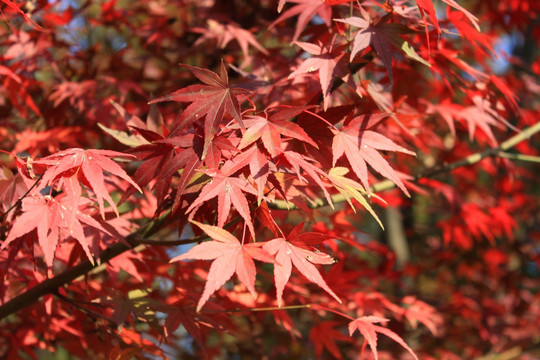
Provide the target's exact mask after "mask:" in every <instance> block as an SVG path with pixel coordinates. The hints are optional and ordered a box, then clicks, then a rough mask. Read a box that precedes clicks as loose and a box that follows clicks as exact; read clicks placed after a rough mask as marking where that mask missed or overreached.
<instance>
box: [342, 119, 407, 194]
mask: <svg viewBox="0 0 540 360" xmlns="http://www.w3.org/2000/svg"><path fill="white" fill-rule="evenodd" d="M387 116H388V114H378V115H371V116H370V115H362V116H358V117H356V118H354V119H352V120H351V122H350V123H349V124H348V125H347V126H345V127H344V128H343V129H342V130H341V131H338V130H332V131H333V132H334V141H333V143H332V152H333V154H334V158H333V166H335V165H336V162H337V160H338V159H339V158H340V157H341V156H343V154H345V156H346V157H347V160H349V163H350V164H351V168H352V169H353V171H354V172H355V173H356V175H357V176H358V178H359V179H360V181H361V182H362V185H363V186H364V187H365V189H366V191H368V192H369V183H368V171H367V164H369V165H370V166H371V167H372V168H373V169H374V170H376V171H377V172H378V173H380V174H381V175H383V176H384V177H386V178H388V179H390V180H391V181H392V182H393V183H394V184H396V185H397V186H398V187H399V188H400V189H401V190H402V191H403V192H404V193H405V194H407V195H409V192H408V191H407V189H406V188H405V185H403V182H402V181H401V180H400V178H399V176H398V174H397V173H396V171H395V170H394V169H392V167H391V166H390V165H389V164H388V162H387V161H386V160H385V159H384V158H383V157H382V155H381V154H379V152H378V151H377V150H384V151H399V152H403V153H406V154H411V155H414V153H413V152H412V151H409V150H407V149H405V148H403V147H401V146H399V145H397V144H396V143H394V142H393V141H392V140H390V139H388V138H387V137H385V136H384V135H381V134H380V133H377V132H375V131H371V130H367V129H369V128H371V127H373V126H374V125H375V124H376V123H378V122H379V121H380V120H382V119H384V118H386V117H387Z"/></svg>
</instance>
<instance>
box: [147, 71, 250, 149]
mask: <svg viewBox="0 0 540 360" xmlns="http://www.w3.org/2000/svg"><path fill="white" fill-rule="evenodd" d="M182 66H183V67H185V68H187V69H188V70H189V71H191V73H192V74H193V75H195V76H196V77H197V78H198V79H199V80H200V81H202V82H203V83H204V84H205V85H190V86H188V87H185V88H183V89H180V90H177V91H175V92H173V93H171V94H169V95H166V96H163V97H160V98H157V99H154V100H152V101H150V102H149V104H154V103H157V102H162V101H180V102H191V104H190V105H189V106H188V107H187V108H185V109H184V111H183V112H182V113H181V114H180V117H179V118H178V120H177V121H176V123H175V124H174V125H173V129H172V130H171V133H170V134H169V136H171V137H173V136H175V135H177V134H178V133H179V132H180V131H181V130H182V129H184V128H185V127H187V126H188V125H190V124H191V123H193V122H194V121H196V120H199V119H202V118H203V117H204V118H205V120H204V147H203V152H202V156H201V158H202V159H203V160H204V158H205V157H206V153H207V151H208V148H209V147H210V143H211V142H212V139H213V138H214V135H215V133H216V131H217V129H218V128H219V125H220V124H221V122H222V120H223V116H224V114H225V113H226V112H227V113H228V114H229V115H231V116H232V117H233V118H234V119H235V120H236V121H237V122H238V124H239V125H240V127H241V128H244V124H243V122H242V115H241V112H240V104H239V103H238V100H237V97H238V96H240V95H243V94H246V93H247V92H248V91H247V90H245V89H241V88H235V87H231V86H229V77H228V75H227V69H226V68H225V63H224V62H223V61H222V62H221V68H220V73H219V75H218V74H216V73H214V72H212V71H210V70H206V69H202V68H198V67H195V66H190V65H185V64H182Z"/></svg>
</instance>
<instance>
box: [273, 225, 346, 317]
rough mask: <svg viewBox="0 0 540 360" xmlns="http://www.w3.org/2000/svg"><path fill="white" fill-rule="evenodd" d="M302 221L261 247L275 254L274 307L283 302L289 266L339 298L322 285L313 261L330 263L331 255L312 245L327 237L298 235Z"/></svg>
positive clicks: (326, 286) (321, 235)
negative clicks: (275, 302)
mask: <svg viewBox="0 0 540 360" xmlns="http://www.w3.org/2000/svg"><path fill="white" fill-rule="evenodd" d="M303 225H304V224H303V223H302V224H299V225H297V226H296V227H295V228H294V229H293V230H292V231H291V232H290V234H289V236H288V237H287V238H275V239H272V240H270V241H268V242H266V243H265V244H264V246H263V249H264V250H266V251H268V252H269V253H270V254H271V255H275V257H276V262H275V264H274V280H275V283H276V291H277V302H278V306H280V307H281V305H283V289H284V288H285V284H287V282H288V281H289V277H290V276H291V271H292V265H294V266H295V267H296V268H297V269H298V271H300V273H301V274H302V275H304V276H305V277H306V278H307V279H308V280H309V281H311V282H312V283H315V284H317V285H319V286H320V287H321V288H323V289H324V290H325V291H326V292H327V293H329V294H330V295H332V297H333V298H334V299H336V300H337V301H338V302H339V303H341V300H340V299H339V297H338V296H337V295H336V294H335V293H334V292H333V291H332V289H330V287H329V286H328V285H327V284H326V281H324V279H323V277H322V276H321V274H320V273H319V271H318V270H317V268H316V267H315V265H313V264H326V265H329V264H333V263H334V262H335V260H334V258H332V257H331V256H329V255H328V254H324V253H322V252H320V251H319V250H318V249H317V248H315V247H314V246H313V245H314V244H320V243H321V242H322V241H324V240H327V239H328V237H327V236H325V235H323V234H319V233H304V234H300V231H301V230H302V227H303Z"/></svg>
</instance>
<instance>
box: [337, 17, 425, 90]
mask: <svg viewBox="0 0 540 360" xmlns="http://www.w3.org/2000/svg"><path fill="white" fill-rule="evenodd" d="M336 21H339V22H343V23H346V24H349V25H352V26H355V27H357V28H360V30H358V31H357V32H356V35H355V36H354V42H353V47H352V50H351V57H350V61H351V62H352V61H353V59H354V57H355V56H356V54H358V53H359V52H360V51H362V50H364V49H365V48H367V47H368V46H369V45H371V46H373V48H374V49H375V52H376V53H377V55H379V57H380V58H381V60H382V62H383V64H384V66H385V67H386V71H387V72H388V76H389V77H390V81H392V82H393V79H394V77H393V75H392V59H393V57H394V52H393V50H392V45H393V46H395V47H396V48H398V49H402V50H403V51H405V53H406V54H407V55H408V56H409V57H411V58H413V59H415V60H417V61H420V62H422V63H424V64H427V63H425V62H424V60H423V59H422V58H420V57H419V56H418V55H417V54H416V52H415V51H414V50H413V49H412V48H411V47H410V46H407V47H404V44H405V43H406V42H405V41H404V39H402V38H401V36H400V35H401V34H405V33H407V32H410V30H409V29H408V28H407V27H406V26H404V25H401V24H395V23H378V24H376V25H374V24H372V23H371V22H370V21H369V20H365V19H362V18H360V17H356V16H353V17H349V18H346V19H336Z"/></svg>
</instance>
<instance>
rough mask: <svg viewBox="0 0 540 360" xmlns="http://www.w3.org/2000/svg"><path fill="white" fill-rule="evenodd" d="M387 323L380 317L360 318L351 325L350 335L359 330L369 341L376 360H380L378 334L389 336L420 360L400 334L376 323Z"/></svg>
mask: <svg viewBox="0 0 540 360" xmlns="http://www.w3.org/2000/svg"><path fill="white" fill-rule="evenodd" d="M387 321H388V319H385V318H382V317H378V316H362V317H359V318H358V319H355V320H353V321H351V322H350V323H349V335H350V336H352V335H353V333H354V332H355V331H356V330H358V331H359V332H360V334H362V336H363V337H364V339H365V341H367V343H368V344H369V347H370V348H371V351H372V352H373V357H374V358H375V360H378V359H379V357H378V354H377V333H380V334H383V335H386V336H388V337H389V338H391V339H392V340H394V341H395V342H397V343H398V344H399V345H401V346H402V347H403V348H404V349H405V350H407V351H408V352H409V353H410V354H411V355H412V356H413V357H414V358H415V359H416V360H418V357H417V356H416V354H415V353H414V351H412V349H411V348H410V347H409V345H407V344H406V343H405V341H403V339H402V338H400V337H399V335H398V334H396V333H395V332H393V331H392V330H390V329H387V328H385V327H382V326H379V325H375V324H376V323H381V322H387Z"/></svg>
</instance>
